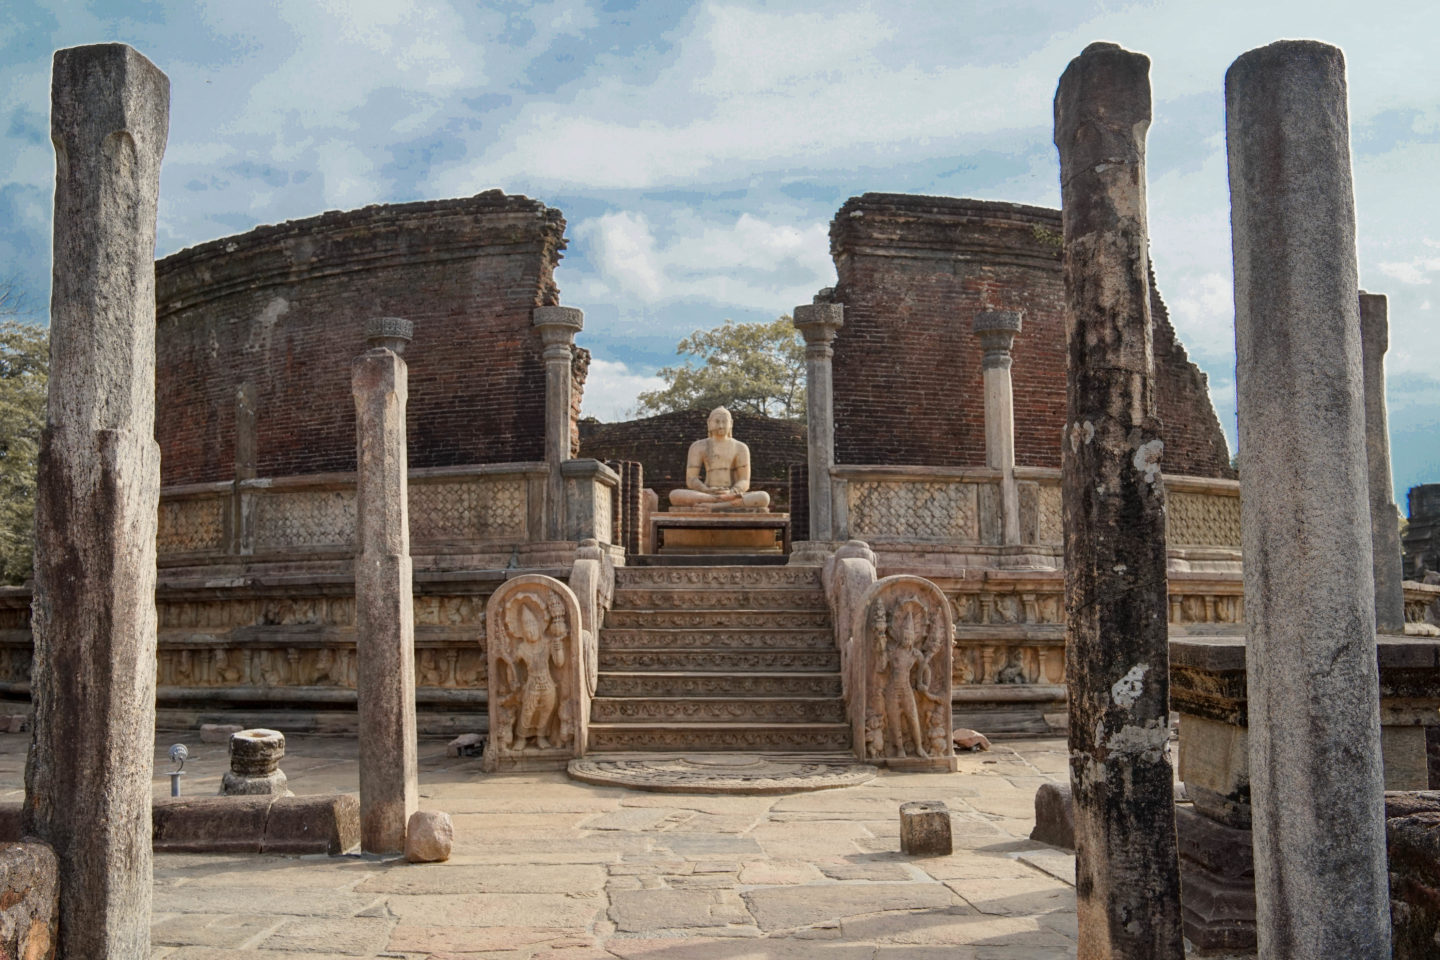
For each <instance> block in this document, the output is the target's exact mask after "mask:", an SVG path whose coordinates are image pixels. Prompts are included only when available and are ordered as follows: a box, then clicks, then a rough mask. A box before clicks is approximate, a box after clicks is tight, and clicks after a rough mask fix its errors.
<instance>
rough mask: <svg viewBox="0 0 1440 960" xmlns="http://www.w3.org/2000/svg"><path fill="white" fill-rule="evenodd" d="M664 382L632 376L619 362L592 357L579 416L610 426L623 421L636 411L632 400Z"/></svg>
mask: <svg viewBox="0 0 1440 960" xmlns="http://www.w3.org/2000/svg"><path fill="white" fill-rule="evenodd" d="M664 386H665V381H664V380H661V379H660V378H659V377H657V376H653V375H650V374H643V373H635V372H633V371H632V370H631V369H630V368H629V367H628V366H626V365H625V364H624V363H621V362H620V361H618V360H605V359H602V358H600V357H592V358H591V360H590V373H589V375H588V376H587V377H586V379H585V394H584V397H583V399H582V402H581V415H582V416H586V417H594V418H596V419H597V420H602V421H605V422H610V421H614V420H624V419H626V418H627V417H629V416H630V413H631V411H632V410H633V409H634V407H635V398H636V397H638V396H639V395H640V394H641V393H642V392H643V391H646V390H659V389H661V388H662V387H664Z"/></svg>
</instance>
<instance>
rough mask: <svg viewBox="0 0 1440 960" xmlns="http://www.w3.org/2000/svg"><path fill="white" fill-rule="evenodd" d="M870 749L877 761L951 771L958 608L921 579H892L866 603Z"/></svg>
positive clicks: (866, 743)
mask: <svg viewBox="0 0 1440 960" xmlns="http://www.w3.org/2000/svg"><path fill="white" fill-rule="evenodd" d="M859 609H860V610H862V611H863V614H862V616H863V620H862V622H861V624H860V626H859V629H860V630H862V631H863V635H862V636H861V637H860V640H861V651H862V654H863V656H864V657H865V671H864V677H865V685H866V690H865V701H864V709H865V716H864V749H865V756H866V758H867V759H871V760H877V761H881V760H883V761H887V762H889V761H901V762H909V761H922V762H923V761H934V762H935V764H936V766H938V767H941V768H942V769H943V768H951V767H953V764H954V754H955V748H954V744H953V742H952V737H951V731H952V722H951V716H950V714H951V706H950V699H951V684H952V680H951V656H952V652H951V651H952V647H953V644H954V637H955V626H954V621H953V620H952V618H951V612H950V602H949V600H948V599H947V598H946V597H945V594H944V593H942V592H941V591H940V588H939V587H937V586H935V584H933V583H931V582H930V581H928V580H925V579H923V578H921V577H912V576H895V577H885V578H884V579H882V580H878V581H876V582H875V583H874V584H872V585H871V586H870V587H869V588H868V589H867V590H866V591H865V594H864V595H863V596H862V598H861V601H860V605H859Z"/></svg>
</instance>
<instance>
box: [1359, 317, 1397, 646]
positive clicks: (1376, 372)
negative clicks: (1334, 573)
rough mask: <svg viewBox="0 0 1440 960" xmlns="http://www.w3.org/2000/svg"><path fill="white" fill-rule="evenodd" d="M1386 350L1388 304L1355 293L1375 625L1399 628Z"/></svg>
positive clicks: (1386, 630) (1388, 630) (1385, 629)
mask: <svg viewBox="0 0 1440 960" xmlns="http://www.w3.org/2000/svg"><path fill="white" fill-rule="evenodd" d="M1389 349H1390V306H1389V302H1388V301H1387V300H1386V299H1385V296H1384V294H1379V293H1365V292H1363V291H1362V292H1361V294H1360V351H1361V362H1362V364H1363V365H1364V369H1365V460H1366V463H1367V464H1368V466H1369V487H1370V543H1371V549H1372V554H1373V556H1372V560H1373V563H1372V569H1373V570H1374V572H1375V626H1376V629H1378V630H1379V631H1380V632H1381V633H1389V634H1395V635H1400V634H1403V633H1404V632H1405V587H1404V576H1403V573H1402V570H1401V567H1402V565H1403V560H1404V558H1403V556H1402V555H1401V552H1400V524H1399V517H1400V511H1399V510H1397V509H1395V489H1394V488H1395V482H1394V480H1393V479H1392V478H1391V476H1390V424H1389V422H1388V420H1387V418H1386V415H1385V351H1386V350H1389Z"/></svg>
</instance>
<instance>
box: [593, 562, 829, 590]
mask: <svg viewBox="0 0 1440 960" xmlns="http://www.w3.org/2000/svg"><path fill="white" fill-rule="evenodd" d="M615 586H616V587H617V588H618V589H625V588H628V587H666V586H670V587H684V588H688V589H704V588H706V587H805V588H812V589H819V587H820V573H819V570H818V569H817V568H815V567H668V568H667V567H620V568H617V569H616V571H615Z"/></svg>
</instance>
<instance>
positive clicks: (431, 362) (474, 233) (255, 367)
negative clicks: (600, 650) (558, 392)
mask: <svg viewBox="0 0 1440 960" xmlns="http://www.w3.org/2000/svg"><path fill="white" fill-rule="evenodd" d="M564 231H565V221H564V219H563V218H562V217H561V215H560V212H559V211H558V210H552V209H550V208H548V207H546V206H545V205H544V204H543V203H540V202H538V201H535V200H530V199H527V198H525V197H519V196H506V195H505V194H502V193H500V192H499V191H489V192H487V193H482V194H480V195H478V196H475V197H467V198H463V199H459V200H440V201H433V202H423V203H407V204H397V205H388V206H372V207H366V208H364V209H362V210H355V211H350V212H346V213H334V212H332V213H326V214H323V215H321V216H318V217H311V218H309V219H305V220H294V221H290V222H288V223H283V224H280V225H278V226H267V227H260V228H258V229H255V230H252V231H250V232H249V233H246V234H242V235H240V236H235V237H228V238H225V239H223V240H216V241H213V242H211V243H206V244H203V245H201V246H197V247H192V248H191V249H188V250H183V251H181V252H180V253H177V254H174V255H173V256H169V257H166V258H165V259H164V260H161V261H159V262H158V263H157V264H156V300H157V327H156V337H155V339H156V353H157V373H156V403H157V410H158V413H159V415H158V416H157V417H156V439H157V440H158V441H159V443H160V449H161V471H162V482H163V483H165V484H179V483H195V482H201V481H215V480H229V479H233V478H234V477H235V475H236V470H237V463H236V448H237V440H238V442H239V445H240V447H241V449H242V451H243V450H246V449H253V455H247V454H245V453H243V452H242V454H241V463H240V469H241V472H247V473H249V474H250V475H258V476H261V477H268V476H290V475H295V474H308V473H324V472H329V471H347V470H353V469H354V468H355V404H354V400H353V399H352V398H351V395H350V361H351V360H352V359H353V358H354V357H355V356H356V355H358V354H359V353H360V352H361V351H362V349H363V348H364V337H363V335H362V324H363V321H364V319H365V318H366V317H372V316H378V315H394V316H400V317H405V318H407V319H409V320H413V321H414V322H415V340H414V342H413V343H411V344H410V346H409V347H408V348H407V350H406V352H405V359H406V360H407V361H408V363H409V367H410V402H409V411H408V412H409V417H408V421H407V428H408V431H409V434H408V437H409V447H410V465H411V466H412V467H433V466H449V465H455V464H474V463H503V462H509V461H523V460H541V459H544V449H543V448H544V413H545V371H544V368H543V364H542V361H541V359H540V351H541V345H540V340H539V337H538V336H537V335H536V334H535V333H534V331H533V330H532V328H531V325H530V318H531V310H532V309H533V308H534V307H536V306H541V305H548V304H554V303H557V302H558V291H557V289H556V287H555V282H554V279H553V272H554V268H555V264H556V263H557V262H558V260H559V259H560V251H561V250H563V249H564V247H565V240H564ZM579 375H580V376H582V377H583V371H580V372H579ZM242 388H243V390H244V392H245V393H246V394H247V395H248V397H249V398H251V399H250V402H249V404H248V405H250V406H253V409H254V424H255V427H254V431H253V443H252V442H251V441H250V440H248V439H247V437H246V433H247V431H246V428H245V426H244V424H245V422H246V420H247V417H246V415H244V414H242V415H241V416H240V417H239V418H238V420H239V423H240V425H241V426H240V430H239V431H238V434H239V436H238V437H237V397H238V396H239V395H240V393H241V392H242ZM250 456H253V462H254V466H253V469H249V468H247V467H246V465H245V461H246V460H247V459H249V457H250Z"/></svg>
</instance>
